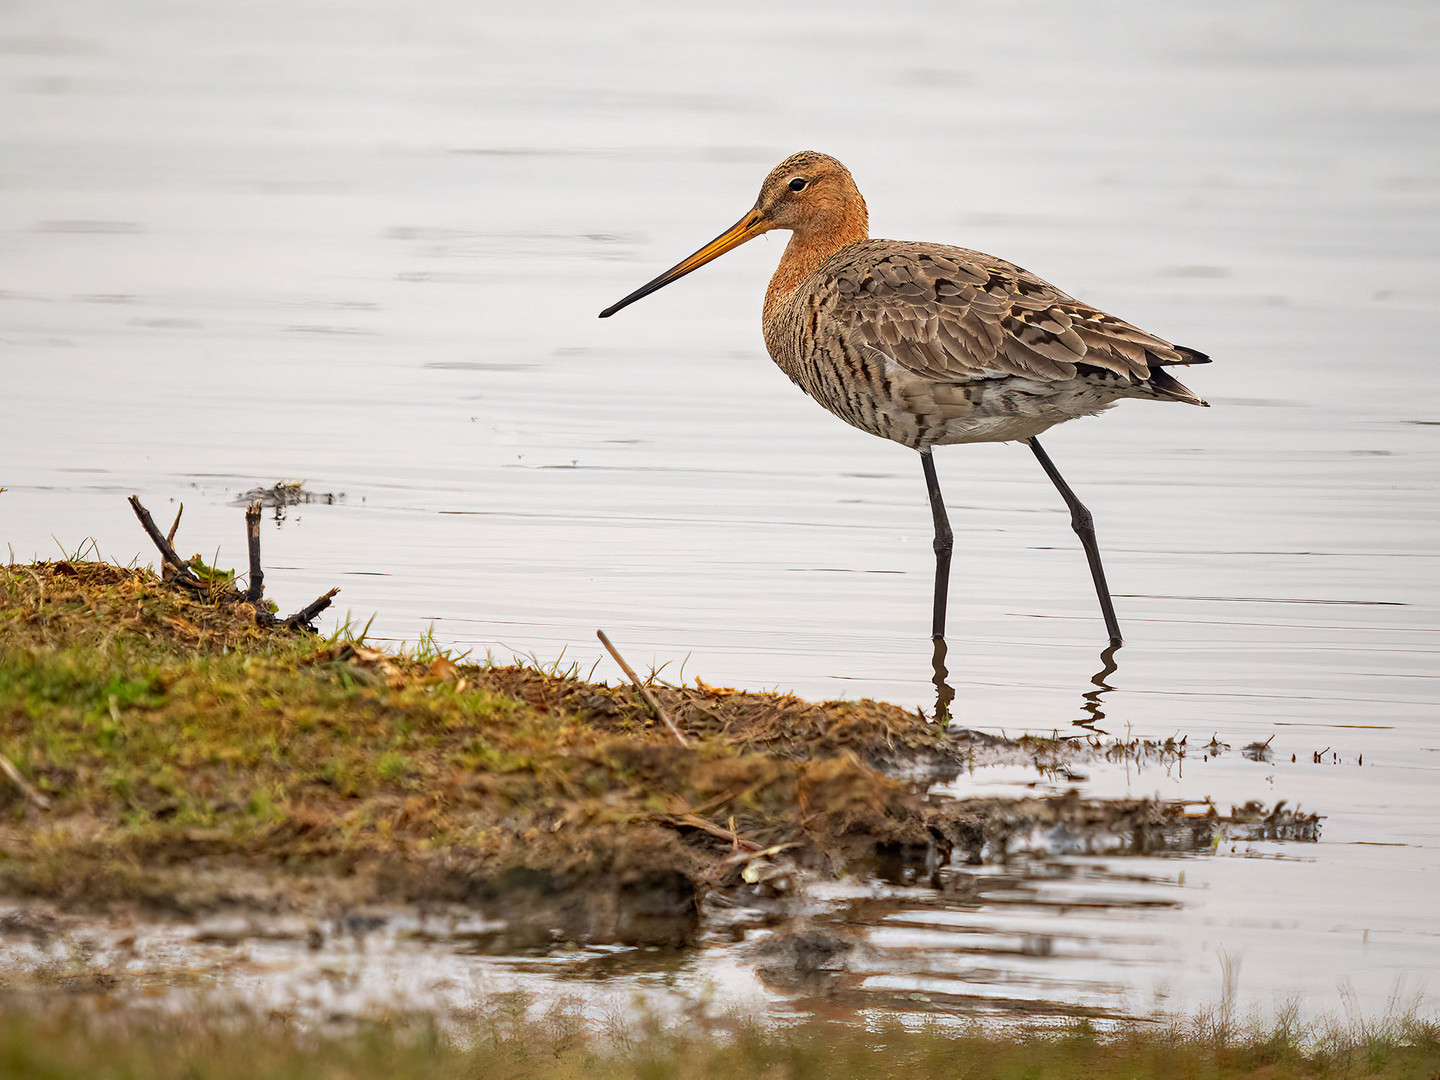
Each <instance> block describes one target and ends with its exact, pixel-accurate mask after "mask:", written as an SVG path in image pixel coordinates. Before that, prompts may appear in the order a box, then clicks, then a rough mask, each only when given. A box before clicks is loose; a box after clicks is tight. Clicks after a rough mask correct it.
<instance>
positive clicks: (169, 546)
mask: <svg viewBox="0 0 1440 1080" xmlns="http://www.w3.org/2000/svg"><path fill="white" fill-rule="evenodd" d="M130 508H131V509H132V510H134V511H135V516H136V517H137V518H139V519H140V524H141V525H142V526H144V528H145V532H146V533H148V534H149V536H150V539H151V540H152V541H153V542H154V544H155V547H156V548H157V549H159V551H160V558H161V560H162V566H161V574H162V576H164V574H165V571H167V570H168V571H171V573H170V575H169V576H168V577H167V578H166V580H168V581H173V582H175V583H177V584H179V585H183V586H184V587H185V588H187V589H190V590H192V591H194V592H197V593H202V594H204V595H205V596H206V597H207V598H208V599H210V600H213V601H216V602H226V603H233V602H235V601H236V600H243V601H245V602H246V603H249V604H251V605H253V606H254V608H255V624H256V625H257V626H283V627H284V628H285V629H287V630H296V629H300V630H309V631H310V632H311V633H314V632H315V628H314V627H313V626H311V625H310V624H311V622H312V620H314V618H315V616H317V615H319V614H320V612H322V611H324V610H325V609H326V608H328V607H329V606H330V601H331V600H333V599H334V598H335V595H336V593H338V592H339V591H340V590H339V589H331V590H330V591H329V592H327V593H325V594H324V595H323V596H320V597H317V598H316V599H315V600H314V601H313V602H311V603H310V604H307V605H306V606H305V607H303V608H301V609H300V610H299V611H297V612H295V614H294V615H290V616H288V617H286V618H284V619H277V618H276V617H275V615H274V614H273V613H272V609H271V607H270V606H269V605H268V604H267V603H266V602H265V571H264V570H263V569H262V568H261V565H260V515H261V505H260V503H259V502H253V503H251V504H250V505H249V506H248V507H246V509H245V541H246V547H247V548H248V549H249V552H250V583H249V584H248V585H247V586H246V588H245V592H244V593H243V594H241V593H237V592H236V591H235V590H234V589H233V588H231V587H230V586H229V585H223V586H222V587H219V588H217V587H215V585H216V582H213V581H212V582H205V581H202V580H201V579H200V578H199V577H197V576H196V575H195V573H194V571H193V570H192V569H191V567H190V564H189V563H187V562H185V560H183V559H181V558H180V556H179V555H177V554H176V553H175V548H174V546H173V543H174V540H175V530H176V529H178V528H179V527H180V515H181V514H183V513H184V512H185V504H184V503H181V504H180V509H179V510H178V511H177V512H176V514H175V523H174V524H173V525H171V526H170V535H169V536H162V535H161V534H160V529H159V528H158V527H157V526H156V524H155V519H154V518H153V517H151V516H150V511H149V510H147V509H145V507H144V505H143V504H142V503H141V502H140V499H139V497H138V496H135V495H131V496H130ZM32 574H33V571H32ZM229 576H230V577H233V574H232V575H229ZM35 580H36V581H37V582H38V581H39V580H40V578H39V577H38V576H36V577H35ZM40 598H41V600H42V601H43V600H44V598H45V589H44V586H43V585H42V586H41V589H40Z"/></svg>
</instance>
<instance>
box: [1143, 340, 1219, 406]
mask: <svg viewBox="0 0 1440 1080" xmlns="http://www.w3.org/2000/svg"><path fill="white" fill-rule="evenodd" d="M1174 349H1175V351H1176V352H1177V353H1179V354H1180V357H1181V359H1179V360H1171V361H1169V362H1168V363H1165V364H1163V366H1162V364H1156V363H1153V362H1152V363H1151V364H1150V377H1149V378H1148V379H1146V380H1145V383H1144V385H1145V386H1146V387H1147V388H1149V389H1151V390H1153V391H1155V396H1156V397H1158V398H1161V399H1163V400H1165V401H1183V402H1185V404H1187V405H1199V406H1200V407H1201V408H1205V409H1208V408H1209V407H1210V403H1209V402H1208V401H1206V400H1205V399H1204V398H1202V397H1200V396H1199V395H1197V394H1196V393H1195V392H1194V391H1193V390H1191V389H1190V388H1189V387H1188V386H1186V385H1185V384H1184V383H1182V382H1181V381H1180V380H1179V379H1177V378H1175V377H1174V376H1173V375H1171V374H1170V373H1169V372H1168V371H1166V370H1165V368H1166V367H1169V366H1183V367H1189V366H1190V365H1191V364H1208V363H1210V357H1208V356H1207V355H1205V354H1204V353H1203V352H1200V351H1199V350H1197V349H1189V348H1186V347H1185V346H1184V345H1176V346H1174Z"/></svg>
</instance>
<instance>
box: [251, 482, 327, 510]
mask: <svg viewBox="0 0 1440 1080" xmlns="http://www.w3.org/2000/svg"><path fill="white" fill-rule="evenodd" d="M342 498H344V496H343V495H337V494H335V493H334V492H333V491H307V490H305V481H304V480H281V481H279V482H278V483H275V484H271V485H270V486H269V487H254V488H251V489H250V490H249V491H246V492H243V493H241V494H239V495H237V496H235V498H234V499H233V500H231V503H230V505H231V506H249V505H250V504H251V503H252V502H258V503H259V504H260V505H261V506H273V507H275V508H276V509H277V510H281V509H284V508H285V507H287V506H303V505H305V504H306V503H320V504H322V505H325V506H333V505H334V504H335V503H336V502H337V501H338V500H340V499H342Z"/></svg>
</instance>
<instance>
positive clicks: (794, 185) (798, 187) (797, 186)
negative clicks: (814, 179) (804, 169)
mask: <svg viewBox="0 0 1440 1080" xmlns="http://www.w3.org/2000/svg"><path fill="white" fill-rule="evenodd" d="M809 182H810V181H808V180H806V179H805V178H804V177H803V176H797V177H795V179H794V180H791V181H790V190H791V191H804V190H805V185H806V184H808V183H809Z"/></svg>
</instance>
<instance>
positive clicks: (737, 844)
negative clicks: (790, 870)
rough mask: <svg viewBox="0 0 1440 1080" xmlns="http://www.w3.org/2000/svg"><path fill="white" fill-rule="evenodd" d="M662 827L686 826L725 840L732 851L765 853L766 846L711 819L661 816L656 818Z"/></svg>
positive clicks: (682, 815) (695, 816) (691, 815)
mask: <svg viewBox="0 0 1440 1080" xmlns="http://www.w3.org/2000/svg"><path fill="white" fill-rule="evenodd" d="M655 820H656V821H658V822H660V823H661V824H662V825H670V826H676V825H684V826H687V827H688V828H691V829H699V830H700V831H701V832H703V833H709V834H710V835H711V836H713V837H715V838H716V839H717V840H724V841H725V842H726V843H728V844H729V845H730V846H731V849H732V850H734V851H736V852H739V851H747V852H753V851H764V850H765V845H764V844H757V843H756V842H755V841H754V840H751V839H748V838H747V837H744V836H741V835H740V834H739V833H738V832H736V831H735V830H734V829H727V828H725V826H724V825H716V824H715V823H714V822H713V821H711V820H710V819H709V818H703V817H699V816H697V815H695V814H660V815H657V816H656V818H655Z"/></svg>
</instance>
